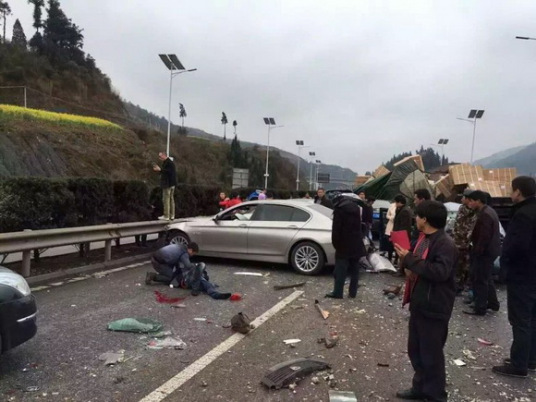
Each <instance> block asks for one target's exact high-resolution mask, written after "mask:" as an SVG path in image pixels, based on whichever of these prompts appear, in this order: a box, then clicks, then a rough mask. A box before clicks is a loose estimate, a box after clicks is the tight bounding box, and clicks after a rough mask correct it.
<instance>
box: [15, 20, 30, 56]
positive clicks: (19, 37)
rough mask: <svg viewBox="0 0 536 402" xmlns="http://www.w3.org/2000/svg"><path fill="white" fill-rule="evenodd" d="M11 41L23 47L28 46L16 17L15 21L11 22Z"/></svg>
mask: <svg viewBox="0 0 536 402" xmlns="http://www.w3.org/2000/svg"><path fill="white" fill-rule="evenodd" d="M11 43H12V44H13V45H14V46H18V47H20V48H23V49H26V47H27V46H28V42H27V40H26V35H25V34H24V29H22V25H21V24H20V21H19V19H18V18H17V20H16V21H15V24H13V35H12V36H11Z"/></svg>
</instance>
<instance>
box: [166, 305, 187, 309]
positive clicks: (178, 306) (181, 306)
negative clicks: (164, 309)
mask: <svg viewBox="0 0 536 402" xmlns="http://www.w3.org/2000/svg"><path fill="white" fill-rule="evenodd" d="M169 307H171V308H186V304H173V305H171V306H169Z"/></svg>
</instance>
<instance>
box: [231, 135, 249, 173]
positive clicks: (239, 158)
mask: <svg viewBox="0 0 536 402" xmlns="http://www.w3.org/2000/svg"><path fill="white" fill-rule="evenodd" d="M229 162H230V163H231V166H232V167H234V168H245V167H247V163H246V160H245V158H244V155H243V153H242V147H241V146H240V141H238V138H236V136H235V137H234V138H233V141H232V142H231V149H230V151H229Z"/></svg>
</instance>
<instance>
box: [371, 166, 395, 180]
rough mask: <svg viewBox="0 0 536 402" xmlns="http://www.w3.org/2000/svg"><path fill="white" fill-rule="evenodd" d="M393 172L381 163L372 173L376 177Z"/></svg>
mask: <svg viewBox="0 0 536 402" xmlns="http://www.w3.org/2000/svg"><path fill="white" fill-rule="evenodd" d="M388 173H391V171H390V170H389V169H387V168H386V167H385V166H383V165H380V166H378V168H377V169H376V170H375V171H374V173H372V176H374V177H380V176H385V175H386V174H388Z"/></svg>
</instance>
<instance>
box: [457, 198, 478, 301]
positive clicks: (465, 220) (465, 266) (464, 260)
mask: <svg viewBox="0 0 536 402" xmlns="http://www.w3.org/2000/svg"><path fill="white" fill-rule="evenodd" d="M472 192H473V190H470V189H467V190H465V191H464V192H463V197H462V205H460V208H459V209H458V215H456V221H455V222H454V228H453V229H452V237H453V239H454V244H456V247H457V248H458V264H457V269H456V287H457V289H456V290H457V292H461V291H463V290H464V288H465V285H467V281H468V279H469V247H470V240H471V233H472V232H473V227H474V226H475V222H476V212H475V211H474V210H472V209H471V208H469V198H467V196H468V195H469V194H471V193H472Z"/></svg>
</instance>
